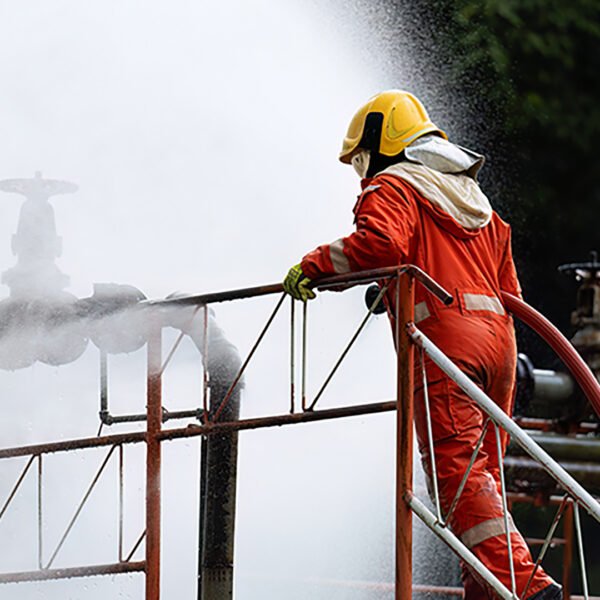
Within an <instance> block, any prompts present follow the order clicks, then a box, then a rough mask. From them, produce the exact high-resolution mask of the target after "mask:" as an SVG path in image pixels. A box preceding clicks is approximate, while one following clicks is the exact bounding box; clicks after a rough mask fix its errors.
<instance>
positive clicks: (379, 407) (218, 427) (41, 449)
mask: <svg viewBox="0 0 600 600" xmlns="http://www.w3.org/2000/svg"><path fill="white" fill-rule="evenodd" d="M393 410H396V401H395V400H388V401H384V402H372V403H370V404H355V405H353V406H343V407H340V408H330V409H325V410H315V411H312V412H309V413H294V414H289V413H288V414H284V415H274V416H270V417H255V418H251V419H242V420H240V421H230V422H227V421H223V422H220V423H215V424H212V425H210V424H209V425H196V424H192V425H189V426H187V427H178V428H173V429H163V430H162V431H161V433H160V434H159V436H158V437H159V438H160V439H161V440H175V439H179V438H187V437H195V436H198V435H218V434H220V433H225V432H227V431H245V430H249V429H262V428H264V427H281V426H283V425H295V424H298V423H310V422H313V421H324V420H328V419H338V418H344V417H358V416H363V415H369V414H377V413H382V412H390V411H393ZM145 441H146V432H145V431H136V432H133V433H123V434H115V435H106V436H102V437H90V438H76V439H72V440H65V441H62V442H50V443H47V444H34V445H31V446H15V447H13V448H3V449H1V450H0V460H2V459H5V458H17V457H19V456H31V455H36V456H37V455H40V454H53V453H55V452H67V451H70V450H86V449H90V448H101V447H103V446H114V445H118V444H139V443H142V442H145Z"/></svg>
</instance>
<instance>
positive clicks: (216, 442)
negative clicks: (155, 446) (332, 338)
mask: <svg viewBox="0 0 600 600" xmlns="http://www.w3.org/2000/svg"><path fill="white" fill-rule="evenodd" d="M192 338H195V336H194V335H192ZM208 338H209V344H208V356H207V357H206V361H205V364H206V365H207V368H208V372H209V381H210V383H209V385H210V406H209V413H210V416H211V418H212V416H213V415H214V413H215V412H216V411H217V409H218V407H219V406H220V404H221V402H222V401H223V399H224V398H225V397H226V395H227V393H228V391H229V388H230V386H231V384H232V383H233V381H234V379H235V377H236V375H237V373H238V371H239V368H240V366H241V361H240V358H239V355H238V352H237V350H236V348H235V347H234V346H233V345H232V344H230V343H229V342H228V341H227V340H226V339H225V337H224V335H223V333H222V332H221V330H220V329H219V328H218V327H217V325H216V324H215V322H214V319H213V318H212V317H211V319H210V321H209V328H208ZM194 341H195V342H196V345H197V346H198V347H199V348H202V346H203V344H201V342H202V340H200V339H198V338H196V339H194ZM242 387H243V384H242V382H240V383H238V385H237V386H236V388H235V389H234V391H233V393H232V394H231V395H230V397H229V400H228V403H227V405H226V406H225V408H224V409H223V411H222V412H221V414H220V416H219V420H220V421H234V420H238V418H239V413H240V396H241V389H242ZM201 453H202V455H201V459H200V507H199V512H200V514H199V548H198V550H199V558H198V600H229V599H231V598H233V553H234V537H235V508H236V491H237V454H238V432H237V431H231V432H228V433H224V434H221V435H210V436H204V437H203V439H202V445H201Z"/></svg>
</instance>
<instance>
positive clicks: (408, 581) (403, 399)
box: [395, 274, 415, 600]
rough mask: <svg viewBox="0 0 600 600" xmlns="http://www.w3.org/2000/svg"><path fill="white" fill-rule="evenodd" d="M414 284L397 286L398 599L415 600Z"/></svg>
mask: <svg viewBox="0 0 600 600" xmlns="http://www.w3.org/2000/svg"><path fill="white" fill-rule="evenodd" d="M414 293H415V292H414V281H413V280H412V278H411V277H410V276H409V275H407V274H402V275H399V277H398V280H397V283H396V315H395V316H396V331H395V337H396V352H397V402H398V405H397V409H396V582H395V588H396V589H395V598H396V600H404V599H406V598H410V597H412V510H411V507H410V506H409V504H408V502H409V498H410V495H411V494H412V485H413V392H414V382H413V377H414V375H413V367H414V347H413V345H412V343H411V341H410V338H409V336H408V335H407V330H406V325H407V323H410V322H412V321H413V319H414V304H415V301H414Z"/></svg>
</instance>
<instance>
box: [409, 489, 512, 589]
mask: <svg viewBox="0 0 600 600" xmlns="http://www.w3.org/2000/svg"><path fill="white" fill-rule="evenodd" d="M406 501H407V502H408V504H409V506H410V507H411V509H412V510H413V512H414V513H415V514H416V515H417V516H418V517H419V518H420V519H421V521H422V522H423V523H424V524H425V525H426V526H427V527H428V528H429V529H430V530H431V531H432V532H433V533H435V535H437V536H438V537H439V538H440V539H441V540H443V541H444V542H445V543H446V545H447V546H448V547H450V548H451V549H452V550H454V552H455V553H456V554H457V555H458V556H459V557H460V558H461V559H462V560H463V561H464V562H466V563H467V564H468V565H469V566H470V567H471V568H472V569H473V570H474V571H475V572H476V573H477V574H478V575H481V577H482V578H483V579H484V581H485V582H486V584H487V585H489V586H490V587H491V588H493V589H494V591H495V592H496V594H498V596H499V597H500V598H502V599H503V600H514V596H513V595H512V594H511V592H509V590H508V589H507V588H506V587H505V586H504V585H503V584H502V583H501V582H500V581H499V580H498V578H497V577H496V576H495V575H494V574H493V573H492V572H491V571H490V570H489V569H488V568H487V567H486V566H485V565H484V564H483V563H482V562H481V561H480V560H479V559H478V558H477V557H476V556H475V555H474V554H473V553H472V552H471V551H470V550H468V549H467V547H466V546H465V545H464V544H463V543H462V542H461V541H460V540H459V539H458V538H457V537H456V536H455V535H454V534H453V533H452V532H451V531H450V530H449V529H448V528H447V527H445V526H444V525H443V524H442V523H440V522H439V521H438V520H437V518H436V516H435V515H434V514H433V513H432V512H431V511H430V510H429V509H428V508H427V507H426V506H425V505H424V504H423V503H422V502H421V501H420V500H419V499H418V498H417V497H416V496H414V495H413V494H412V493H410V492H409V493H408V494H407V498H406Z"/></svg>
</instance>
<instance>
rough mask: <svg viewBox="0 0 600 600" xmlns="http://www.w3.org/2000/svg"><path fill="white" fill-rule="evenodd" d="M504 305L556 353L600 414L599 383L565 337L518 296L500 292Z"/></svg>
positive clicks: (599, 414)
mask: <svg viewBox="0 0 600 600" xmlns="http://www.w3.org/2000/svg"><path fill="white" fill-rule="evenodd" d="M502 300H503V302H504V306H506V308H507V309H508V310H509V311H510V312H511V313H513V314H514V315H515V316H516V317H518V318H519V319H521V321H523V323H525V325H528V326H529V327H531V329H533V331H535V332H536V333H537V334H538V335H539V336H540V337H541V338H543V339H544V340H545V341H546V343H547V344H548V345H549V346H550V347H551V348H552V349H553V350H554V352H556V354H558V356H559V358H560V359H561V360H562V361H563V362H564V363H565V365H566V366H567V368H568V369H569V371H571V373H572V375H573V377H574V378H575V381H576V382H577V384H578V385H579V387H580V388H581V390H582V391H583V393H584V394H585V396H586V398H587V399H588V400H589V401H590V403H591V404H592V406H593V407H594V410H595V411H596V414H597V415H598V416H600V384H599V383H598V381H597V380H596V377H595V376H594V374H593V373H592V371H591V370H590V368H589V367H588V366H587V365H586V363H585V362H584V360H583V358H581V356H580V355H579V354H578V352H577V351H576V350H575V348H573V346H572V344H571V343H570V342H569V340H567V338H566V337H565V336H564V335H563V334H562V333H561V332H560V331H559V330H558V329H557V328H556V327H555V326H554V325H552V323H550V321H548V319H546V317H544V315H542V314H541V313H539V312H538V311H537V310H535V308H533V307H532V306H529V304H527V303H526V302H523V300H521V299H520V298H517V297H516V296H513V295H512V294H508V293H507V292H502Z"/></svg>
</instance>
